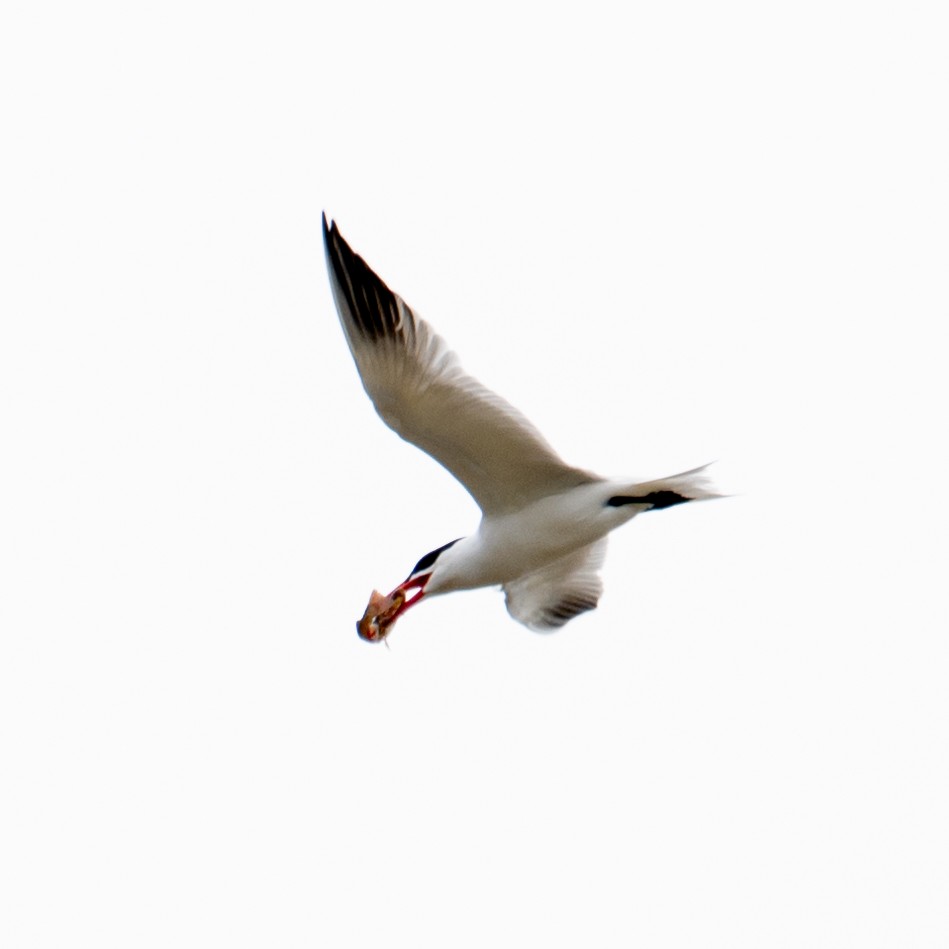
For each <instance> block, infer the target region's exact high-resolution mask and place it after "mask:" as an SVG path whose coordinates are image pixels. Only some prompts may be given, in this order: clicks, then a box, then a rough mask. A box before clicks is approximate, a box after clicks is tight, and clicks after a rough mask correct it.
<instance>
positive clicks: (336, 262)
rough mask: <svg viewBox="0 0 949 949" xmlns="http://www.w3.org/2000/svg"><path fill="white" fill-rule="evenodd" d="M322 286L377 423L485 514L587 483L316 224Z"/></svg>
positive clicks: (330, 230) (332, 230)
mask: <svg viewBox="0 0 949 949" xmlns="http://www.w3.org/2000/svg"><path fill="white" fill-rule="evenodd" d="M323 238H324V243H325V247H326V259H327V266H328V269H329V274H330V284H331V285H332V289H333V296H334V298H335V301H336V309H337V311H338V312H339V318H340V322H341V323H342V326H343V330H344V332H345V334H346V340H347V342H348V343H349V348H350V350H351V352H352V354H353V358H354V359H355V361H356V367H357V369H358V370H359V375H360V377H361V379H362V383H363V386H364V387H365V389H366V392H367V393H368V395H369V398H370V399H371V400H372V402H373V404H374V405H375V407H376V411H377V412H378V413H379V415H380V416H381V417H382V419H383V421H384V422H385V423H386V424H387V425H388V426H389V427H390V428H392V429H393V431H395V432H396V433H397V434H398V435H400V436H401V437H402V438H404V439H405V440H406V441H408V442H411V443H412V444H413V445H417V446H418V447H419V448H421V449H422V451H424V452H427V453H428V454H429V455H431V456H432V457H433V458H434V459H435V460H436V461H438V462H439V463H440V464H442V465H443V466H444V467H445V468H447V469H448V470H449V471H450V472H451V473H452V474H453V475H454V476H455V477H456V478H457V479H458V480H459V481H460V482H461V483H462V484H463V485H464V486H465V488H466V489H467V490H468V492H469V493H470V494H471V496H472V497H473V498H474V499H475V501H477V503H478V504H479V505H480V507H481V509H482V511H483V512H484V513H485V514H502V513H506V512H509V511H512V510H516V509H517V508H519V507H521V506H522V505H524V504H526V503H529V502H530V501H533V500H536V499H538V498H540V497H545V496H547V495H549V494H555V493H557V492H560V491H565V490H568V489H570V488H573V487H576V486H577V485H580V484H586V483H589V482H590V481H592V480H595V479H594V478H593V476H592V475H590V474H589V473H588V472H585V471H582V470H580V469H577V468H572V467H570V466H569V465H566V464H565V463H564V462H563V461H562V460H561V459H560V458H559V457H558V455H557V453H556V452H555V451H554V450H553V448H551V447H550V445H549V444H548V443H547V442H546V440H545V439H544V438H543V436H542V435H541V434H540V433H539V432H538V431H537V429H535V428H534V426H533V425H531V423H530V422H529V421H528V420H527V419H526V418H525V417H524V416H523V415H521V413H520V412H518V411H517V410H516V409H515V408H514V407H513V406H511V405H509V404H508V403H507V402H506V401H505V400H504V399H502V398H501V397H500V396H499V395H496V394H495V393H494V392H492V391H491V390H490V389H487V388H485V387H484V386H483V385H481V383H479V382H478V381H477V380H476V379H474V378H472V377H471V376H469V375H468V374H467V373H466V372H465V371H464V370H463V369H462V368H461V365H460V364H459V362H458V359H457V357H456V356H455V354H454V353H453V352H452V351H451V350H450V349H449V348H448V346H447V344H446V343H445V341H444V340H443V339H442V338H441V337H440V336H439V335H438V334H437V333H436V332H435V331H434V330H433V329H432V328H431V327H430V326H429V324H428V323H426V322H425V321H424V320H422V319H420V318H419V317H418V316H416V315H415V313H413V312H412V310H411V309H410V308H409V307H408V305H407V304H406V303H405V301H404V300H403V299H402V298H401V297H400V296H398V294H395V293H393V292H392V291H391V290H390V289H389V288H388V287H387V286H386V285H385V283H383V282H382V280H380V279H379V277H378V276H377V275H376V274H375V273H374V272H373V271H372V269H371V268H370V267H369V266H368V264H366V262H365V261H364V260H363V259H362V258H361V257H360V256H359V255H358V254H355V253H354V252H353V251H352V249H351V248H350V246H349V245H348V244H347V243H346V241H345V240H344V239H343V237H342V235H341V234H340V233H339V229H338V228H337V227H336V224H335V222H334V223H333V224H332V226H327V223H326V216H325V215H324V216H323Z"/></svg>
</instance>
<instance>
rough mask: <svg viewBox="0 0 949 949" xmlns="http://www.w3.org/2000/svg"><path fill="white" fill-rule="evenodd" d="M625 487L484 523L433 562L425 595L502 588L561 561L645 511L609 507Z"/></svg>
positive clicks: (585, 489) (598, 485)
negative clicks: (433, 566)
mask: <svg viewBox="0 0 949 949" xmlns="http://www.w3.org/2000/svg"><path fill="white" fill-rule="evenodd" d="M629 489H630V484H629V482H607V481H599V482H594V483H593V484H585V485H581V486H580V487H578V488H573V489H572V490H570V491H568V492H566V493H564V494H553V495H550V496H549V497H546V498H541V499H540V500H538V501H534V502H533V503H532V504H528V505H527V506H526V507H524V508H521V509H520V510H518V511H516V512H514V513H511V514H504V515H500V516H495V517H484V518H482V519H481V523H480V524H479V526H478V530H477V531H476V532H475V533H474V534H472V535H471V536H470V537H463V538H462V539H461V540H459V541H458V543H456V544H454V545H453V546H452V547H450V548H449V549H448V550H446V551H445V552H444V553H443V554H442V555H441V556H440V557H439V558H438V570H437V571H436V572H435V573H434V574H433V576H432V578H431V580H430V581H429V583H428V585H427V586H426V588H425V592H426V594H428V595H432V594H435V593H450V592H452V591H453V590H473V589H477V588H478V587H488V586H503V585H504V584H506V583H509V582H510V581H512V580H516V579H518V578H519V577H522V576H524V575H525V574H528V573H533V572H534V571H536V570H539V569H541V568H542V567H545V566H547V565H548V564H550V563H551V562H553V561H555V560H559V559H560V558H561V557H563V556H565V555H567V554H570V553H573V552H575V551H577V550H579V549H581V548H584V547H588V546H589V545H590V544H592V543H594V541H598V540H600V539H601V538H604V537H606V535H607V534H608V533H609V532H610V531H611V530H613V529H614V528H617V527H619V526H620V525H621V524H625V523H626V522H627V521H629V520H631V519H632V518H633V517H634V516H635V515H636V514H639V513H640V512H641V511H643V510H645V507H643V506H639V505H627V506H625V507H608V506H607V504H606V502H607V500H608V499H609V498H610V497H611V496H613V495H616V494H620V493H622V492H623V491H624V490H626V491H628V490H629Z"/></svg>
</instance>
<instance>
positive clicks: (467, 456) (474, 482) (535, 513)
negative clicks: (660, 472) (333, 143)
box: [323, 215, 717, 630]
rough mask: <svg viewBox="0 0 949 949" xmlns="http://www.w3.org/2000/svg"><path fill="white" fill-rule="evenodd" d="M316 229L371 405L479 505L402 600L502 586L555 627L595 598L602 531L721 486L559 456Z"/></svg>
mask: <svg viewBox="0 0 949 949" xmlns="http://www.w3.org/2000/svg"><path fill="white" fill-rule="evenodd" d="M323 238H324V244H325V247H326V260H327V267H328V269H329V274H330V285H331V286H332V289H333V296H334V299H335V301H336V309H337V312H338V313H339V319H340V323H341V324H342V327H343V331H344V332H345V334H346V340H347V342H348V343H349V348H350V351H351V352H352V354H353V358H354V359H355V361H356V366H357V368H358V369H359V375H360V378H361V379H362V382H363V386H364V387H365V389H366V392H367V393H368V395H369V397H370V399H372V402H373V404H374V405H375V407H376V411H377V412H378V413H379V415H380V416H381V417H382V419H383V420H384V421H385V422H386V424H387V425H389V426H390V428H392V429H393V430H394V431H395V432H397V433H398V434H399V435H401V436H402V438H404V439H405V440H406V441H409V442H412V444H414V445H416V446H418V447H419V448H421V449H422V450H423V451H425V452H427V453H428V454H429V455H431V456H432V457H433V458H434V459H435V460H436V461H438V462H440V463H441V464H442V465H443V466H444V467H445V468H447V469H448V470H449V471H450V472H451V473H452V474H453V475H454V476H455V477H456V478H457V479H458V480H459V481H460V482H461V483H462V484H463V485H464V486H465V488H466V489H467V490H468V491H469V493H470V494H471V496H472V497H473V498H474V499H475V501H477V503H478V505H479V506H480V508H481V512H482V520H481V524H480V526H479V528H478V530H477V532H476V533H475V534H473V535H472V536H471V537H465V538H463V539H461V540H459V541H456V542H454V543H453V544H450V545H446V546H445V547H444V548H440V549H439V550H436V551H432V552H431V553H430V554H427V555H426V556H425V557H423V558H422V560H420V561H419V563H418V564H417V565H416V568H415V570H413V571H412V573H410V575H409V578H408V580H406V581H405V582H404V583H403V584H401V585H400V587H399V588H397V591H396V592H398V593H399V594H400V596H401V597H402V598H403V599H404V597H405V594H406V592H407V591H408V590H409V589H413V588H414V589H418V590H420V591H422V592H421V593H419V595H418V596H417V597H415V598H414V599H412V600H405V603H406V604H407V605H411V604H412V603H415V602H418V600H419V599H421V597H422V595H433V594H438V593H450V592H451V591H453V590H471V589H474V588H476V587H483V586H494V585H498V584H500V585H501V586H502V587H503V588H504V593H505V598H506V604H507V608H508V612H510V614H511V615H512V616H513V617H514V618H515V619H517V620H518V621H519V622H521V623H524V624H525V625H526V626H529V627H530V628H531V629H537V630H547V629H555V628H557V627H559V626H562V625H563V624H564V623H566V622H568V621H569V620H571V619H572V618H573V617H575V616H578V615H579V614H580V613H583V612H586V611H587V610H592V609H594V608H595V607H596V605H597V601H598V600H599V597H600V593H601V591H602V583H601V581H600V577H599V569H600V567H601V565H602V563H603V557H604V556H605V553H606V535H607V534H608V533H609V532H610V531H611V530H613V529H614V528H616V527H619V526H620V525H621V524H625V523H626V522H627V521H628V520H630V519H631V518H633V517H635V516H636V514H639V513H641V512H642V511H647V510H651V509H654V508H661V507H669V506H670V505H672V504H678V503H681V502H683V501H689V500H694V499H697V498H708V497H716V496H717V495H715V494H714V492H712V491H710V490H709V489H708V487H707V486H706V484H705V480H704V478H703V476H702V469H701V468H698V469H695V470H694V471H687V472H684V473H683V474H679V475H674V476H672V477H671V478H664V479H662V480H660V481H653V482H648V483H645V484H633V483H631V482H629V481H608V480H606V479H603V478H600V477H598V476H597V475H595V474H592V473H591V472H589V471H585V470H583V469H582V468H575V467H573V466H571V465H568V464H566V463H565V462H564V461H563V460H562V459H561V458H560V456H559V455H558V454H557V453H556V452H555V451H554V450H553V448H552V447H551V446H550V445H549V444H548V443H547V441H546V440H545V439H544V437H543V436H542V435H541V434H540V432H538V431H537V429H536V428H534V426H533V425H531V423H530V422H529V421H528V420H527V419H526V418H524V416H523V415H521V413H520V412H518V411H517V410H516V409H515V408H514V407H513V406H511V405H510V404H508V403H507V402H505V401H504V399H502V398H501V397H500V396H498V395H497V394H496V393H494V392H491V391H490V390H489V389H486V388H485V387H484V386H483V385H481V383H479V382H478V381H477V380H476V379H473V378H472V377H471V376H469V375H468V374H467V373H466V372H465V371H464V370H463V369H462V368H461V365H460V363H459V362H458V358H457V356H455V354H454V353H453V352H452V351H451V350H450V349H449V348H448V346H447V344H446V343H445V341H444V340H443V339H442V338H441V337H440V336H439V335H438V334H437V333H436V332H435V331H434V330H433V329H432V328H431V326H430V325H429V324H428V323H426V322H425V321H424V320H422V319H420V318H419V317H418V316H417V315H416V314H415V313H413V311H412V310H411V308H410V307H409V306H408V305H407V304H406V303H405V301H404V300H403V299H402V298H401V297H400V296H398V295H397V294H395V293H393V292H392V291H391V290H390V289H389V288H388V287H387V286H386V285H385V283H383V282H382V280H380V278H379V277H378V276H377V275H376V274H375V273H374V272H373V271H372V269H371V268H370V267H369V266H368V265H367V264H366V262H365V261H364V260H363V259H362V258H361V257H359V256H358V255H357V254H355V253H353V251H352V249H351V248H350V247H349V245H348V244H347V243H346V241H345V240H343V237H342V235H341V234H340V233H339V230H338V229H337V227H336V225H335V224H333V226H332V227H330V226H329V225H328V224H327V222H326V217H325V215H324V217H323ZM446 533H447V532H446ZM392 602H396V601H395V600H393V601H392ZM398 602H401V600H400V601H398Z"/></svg>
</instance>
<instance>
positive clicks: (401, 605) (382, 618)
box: [356, 540, 457, 643]
mask: <svg viewBox="0 0 949 949" xmlns="http://www.w3.org/2000/svg"><path fill="white" fill-rule="evenodd" d="M455 543H457V540H452V541H449V542H448V543H447V544H443V545H442V546H441V547H439V548H438V549H437V550H432V551H430V552H429V553H427V554H426V555H425V556H424V557H422V559H421V560H419V562H418V563H417V564H416V565H415V566H414V567H413V568H412V572H411V573H410V574H409V575H408V577H406V578H405V580H403V581H402V582H401V583H400V584H399V585H398V586H397V587H396V588H395V589H394V590H393V591H392V592H391V593H390V594H389V595H388V596H383V595H382V594H381V593H378V592H375V591H374V592H373V594H372V596H371V597H370V598H369V605H368V606H367V607H366V612H365V614H364V615H363V618H362V619H361V620H360V621H359V622H358V623H357V624H356V631H357V632H358V633H359V635H360V637H361V638H362V639H365V640H366V641H367V642H371V643H378V642H382V640H384V639H385V638H386V636H388V635H389V633H390V632H392V627H393V626H395V621H396V620H397V619H398V618H399V617H400V616H401V615H402V614H403V613H404V612H405V611H406V610H407V609H408V608H409V607H410V606H415V604H416V603H418V602H419V600H421V599H422V597H424V596H425V591H426V588H427V587H428V584H429V582H430V581H431V579H432V577H433V576H434V574H435V571H436V569H437V561H438V558H439V557H440V556H441V555H442V554H443V553H444V552H445V551H446V550H448V548H449V547H451V546H452V544H455Z"/></svg>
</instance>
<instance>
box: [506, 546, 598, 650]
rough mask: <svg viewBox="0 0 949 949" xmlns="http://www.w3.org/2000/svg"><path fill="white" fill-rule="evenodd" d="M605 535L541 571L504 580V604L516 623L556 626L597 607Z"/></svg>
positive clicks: (543, 627) (544, 628)
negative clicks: (507, 581) (511, 579)
mask: <svg viewBox="0 0 949 949" xmlns="http://www.w3.org/2000/svg"><path fill="white" fill-rule="evenodd" d="M605 557H606V538H605V537H603V538H601V539H600V540H598V541H595V542H594V543H592V544H590V545H589V546H588V547H581V548H580V550H575V551H574V552H573V553H570V554H567V556H566V557H561V558H560V559H559V560H555V561H553V563H549V564H547V566H546V567H543V568H541V569H540V570H535V571H534V572H533V573H528V574H525V575H524V576H523V577H519V578H518V579H517V580H513V581H511V582H510V583H505V584H504V586H503V587H502V589H503V590H504V596H505V605H506V606H507V611H508V613H510V614H511V616H513V617H514V619H516V620H517V621H518V622H519V623H523V624H524V625H525V626H527V627H529V628H530V629H533V630H535V631H537V632H548V631H550V630H554V629H559V628H560V627H561V626H563V625H564V624H565V623H569V622H570V620H572V619H573V618H574V617H575V616H579V615H580V614H581V613H585V612H586V611H587V610H594V609H596V605H597V603H598V602H599V599H600V594H601V593H602V592H603V581H602V580H601V579H600V575H599V571H600V568H601V567H602V566H603V560H604V558H605Z"/></svg>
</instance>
